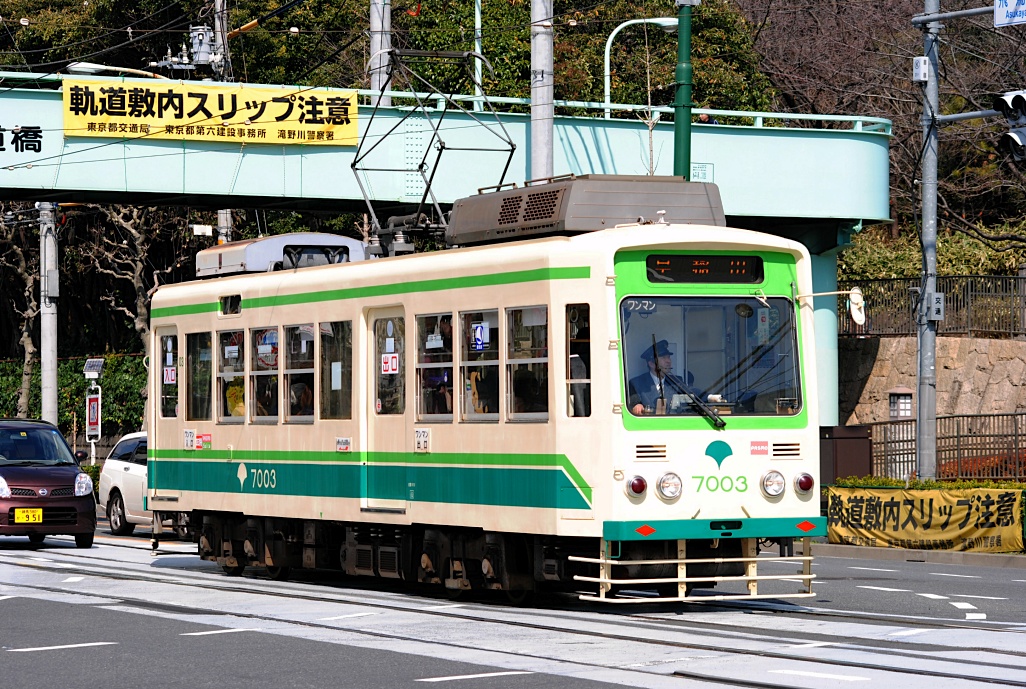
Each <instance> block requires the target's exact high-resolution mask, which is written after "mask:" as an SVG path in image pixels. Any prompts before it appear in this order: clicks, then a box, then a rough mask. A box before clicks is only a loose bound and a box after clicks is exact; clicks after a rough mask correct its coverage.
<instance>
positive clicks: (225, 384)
mask: <svg viewBox="0 0 1026 689" xmlns="http://www.w3.org/2000/svg"><path fill="white" fill-rule="evenodd" d="M245 370H246V334H245V333H244V332H243V331H242V330H225V331H223V332H219V333H218V334H217V394H218V399H220V400H221V413H220V415H219V416H218V420H219V421H223V422H226V423H242V422H243V421H244V420H245V416H246V373H245Z"/></svg>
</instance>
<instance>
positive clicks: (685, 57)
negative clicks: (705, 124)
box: [673, 0, 702, 180]
mask: <svg viewBox="0 0 1026 689" xmlns="http://www.w3.org/2000/svg"><path fill="white" fill-rule="evenodd" d="M700 4H702V0H677V69H676V70H674V78H675V79H676V81H677V92H676V94H675V96H674V99H673V174H675V175H677V176H680V177H683V178H684V179H687V180H690V179H691V108H692V106H693V103H692V102H691V88H692V86H693V76H694V74H693V70H692V68H691V8H692V7H693V6H697V5H700Z"/></svg>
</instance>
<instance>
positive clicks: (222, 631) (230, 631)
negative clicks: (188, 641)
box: [178, 629, 260, 636]
mask: <svg viewBox="0 0 1026 689" xmlns="http://www.w3.org/2000/svg"><path fill="white" fill-rule="evenodd" d="M259 631H260V630H259V629H212V630H210V631H208V632H186V633H184V634H179V635H178V636H210V635H211V634H234V633H235V632H259Z"/></svg>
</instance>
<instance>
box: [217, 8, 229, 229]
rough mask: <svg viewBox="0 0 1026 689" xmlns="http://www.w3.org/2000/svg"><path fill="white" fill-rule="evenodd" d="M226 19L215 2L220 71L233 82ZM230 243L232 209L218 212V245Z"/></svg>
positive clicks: (223, 11)
mask: <svg viewBox="0 0 1026 689" xmlns="http://www.w3.org/2000/svg"><path fill="white" fill-rule="evenodd" d="M225 17H226V15H225V6H224V0H214V45H215V52H216V53H218V54H219V55H220V56H221V62H220V64H219V65H218V70H219V71H220V75H221V78H222V79H223V80H225V81H232V63H231V60H230V59H229V58H228V39H227V37H226V34H227V32H226V31H225ZM230 241H232V211H231V209H230V208H222V209H221V210H219V211H217V243H218V244H227V243H228V242H230Z"/></svg>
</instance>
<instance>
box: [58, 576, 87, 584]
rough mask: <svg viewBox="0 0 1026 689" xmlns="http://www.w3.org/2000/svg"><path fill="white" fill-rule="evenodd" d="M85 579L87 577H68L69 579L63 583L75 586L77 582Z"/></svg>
mask: <svg viewBox="0 0 1026 689" xmlns="http://www.w3.org/2000/svg"><path fill="white" fill-rule="evenodd" d="M83 579H85V577H68V578H67V579H65V580H64V581H62V582H61V583H62V584H74V583H75V582H76V581H82V580H83Z"/></svg>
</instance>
